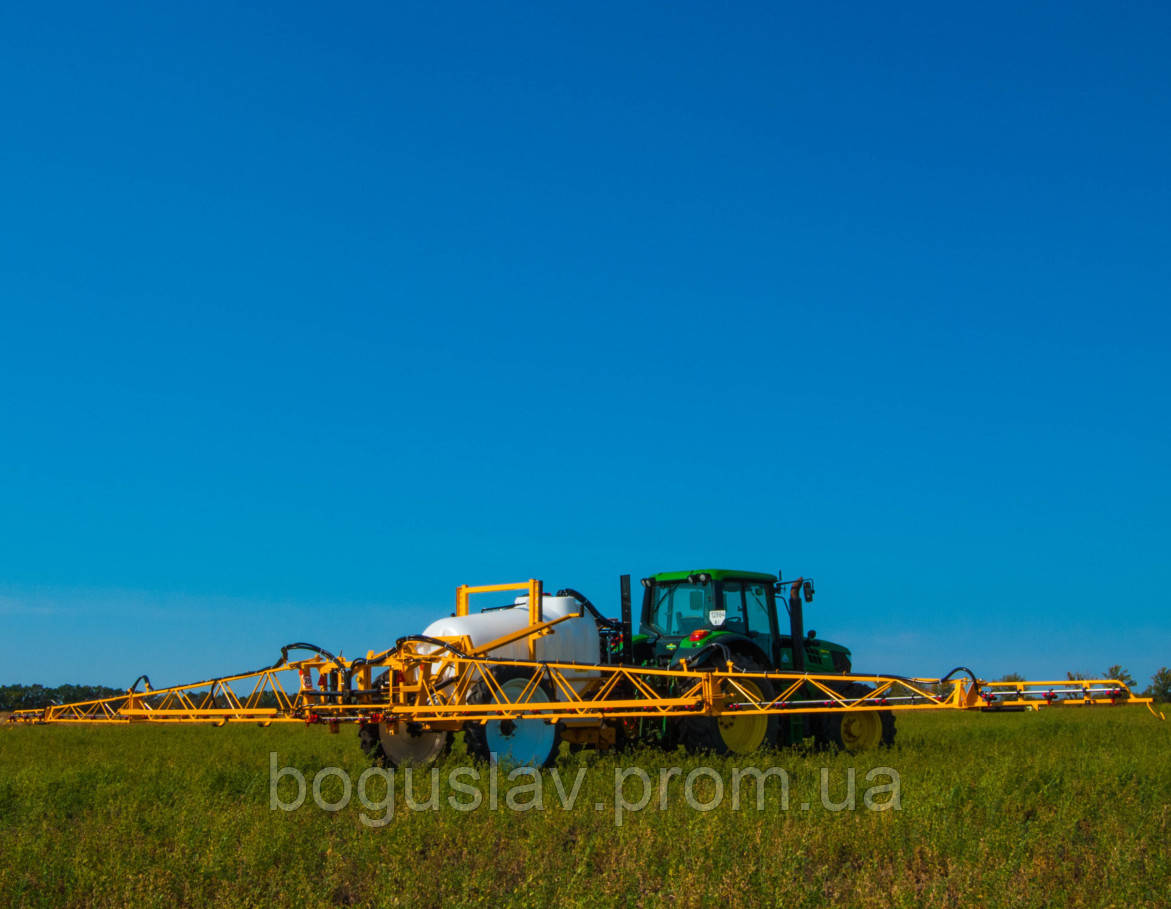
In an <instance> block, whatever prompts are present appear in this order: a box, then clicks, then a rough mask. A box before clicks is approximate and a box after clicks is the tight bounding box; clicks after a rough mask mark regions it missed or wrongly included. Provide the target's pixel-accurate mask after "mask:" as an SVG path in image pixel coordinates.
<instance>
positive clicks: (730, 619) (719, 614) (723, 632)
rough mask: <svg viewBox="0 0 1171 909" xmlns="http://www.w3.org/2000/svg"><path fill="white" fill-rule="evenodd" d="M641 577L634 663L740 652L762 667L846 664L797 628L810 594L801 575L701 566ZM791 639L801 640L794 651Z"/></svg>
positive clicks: (843, 654) (695, 661)
mask: <svg viewBox="0 0 1171 909" xmlns="http://www.w3.org/2000/svg"><path fill="white" fill-rule="evenodd" d="M642 583H643V588H644V591H643V603H642V616H641V621H640V623H639V634H638V635H637V637H636V638H635V639H634V646H635V651H636V653H637V655H638V661H639V662H644V663H656V664H659V665H674V664H677V663H679V662H680V661H681V660H687V662H688V663H689V664H691V665H699V664H702V663H706V662H712V663H723V662H726V660H727V659H729V658H732V657H733V656H735V655H743V656H746V657H748V658H750V659H752V660H753V661H754V662H756V663H758V664H759V665H760V667H761V668H762V669H764V668H769V669H782V670H783V669H788V670H793V669H796V670H798V671H800V670H808V671H810V672H816V671H828V672H848V671H849V669H850V652H849V650H847V649H846V648H845V647H842V646H840V645H837V644H831V643H830V642H828V641H821V640H818V639H817V638H816V635H815V634H814V633H813V632H810V634H808V635H806V634H805V633H804V628H803V617H802V601H805V602H808V601H809V600H811V599H812V598H813V585H812V583H811V582H806V581H805V580H804V579H799V580H798V581H796V582H787V581H785V582H782V581H781V580H780V577H779V576H778V575H772V574H762V573H760V572H753V571H732V570H728V569H704V570H699V571H669V572H662V573H660V574H656V575H653V576H652V577H649V578H644V579H643V582H642ZM778 593H781V594H782V602H785V603H786V608H787V609H788V612H789V615H788V620H787V621H785V624H784V626H781V625H780V623H779V619H778V610H777V595H778ZM785 593H788V594H789V596H788V599H787V600H785V599H784V594H785ZM795 640H796V641H800V642H801V643H802V645H803V646H800V647H799V648H798V650H797V652H796V653H794V648H793V641H795Z"/></svg>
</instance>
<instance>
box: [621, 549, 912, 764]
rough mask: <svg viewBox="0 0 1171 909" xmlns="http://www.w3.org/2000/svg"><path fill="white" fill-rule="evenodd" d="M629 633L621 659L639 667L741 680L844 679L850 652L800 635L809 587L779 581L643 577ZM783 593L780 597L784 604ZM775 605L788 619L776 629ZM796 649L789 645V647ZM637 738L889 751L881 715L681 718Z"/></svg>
mask: <svg viewBox="0 0 1171 909" xmlns="http://www.w3.org/2000/svg"><path fill="white" fill-rule="evenodd" d="M642 585H643V601H642V613H641V617H640V621H639V628H638V633H637V634H635V635H633V637H632V638H631V642H630V648H629V658H630V659H631V660H632V661H633V662H634V663H636V664H639V665H644V666H661V667H664V668H677V667H680V666H686V667H688V668H692V669H696V668H705V667H715V668H720V669H723V668H726V667H727V666H728V665H729V664H731V666H732V668H734V669H735V670H738V671H742V672H765V671H770V670H777V671H786V672H810V673H848V672H850V671H851V663H850V651H849V650H848V649H847V648H845V647H843V646H842V645H841V644H835V643H832V642H830V641H825V640H822V639H820V638H818V637H817V632H815V631H810V632H808V634H807V633H805V630H804V615H803V612H804V609H803V607H804V603H808V602H811V601H812V600H813V594H814V586H813V581H812V579H805V578H798V579H797V580H796V581H782V580H781V577H780V574H779V573H778V574H777V575H771V574H762V573H759V572H752V571H730V570H727V569H705V570H700V571H672V572H663V573H660V574H656V575H652V576H651V577H649V578H644V579H643V581H642ZM786 594H787V596H786ZM778 600H782V601H783V602H785V604H786V607H787V611H788V623H787V627H786V626H783V625H782V624H781V620H780V615H779V610H778V608H777V602H778ZM795 642H799V646H795ZM744 685H745V686H746V687H748V688H749V689H750V690H752V693H753V694H754V696H755V697H756V699H757V700H770V699H772V698H773V697H775V694H776V692H775V690H774V686H773V683H772V682H770V681H768V680H766V679H759V680H754V681H746V682H745V683H744ZM836 690H838V691H839V693H841V694H842V695H844V696H847V697H863V696H865V695H866V693H867V692H868V691H869V690H870V689H869V687H868V686H867V685H865V684H861V683H857V682H845V681H843V682H842V684H841V686H840V688H837V689H836ZM639 735H640V737H642V738H646V737H648V735H649V736H650V737H657V738H659V739H660V740H661V742H662V744H664V745H666V746H668V747H670V746H673V745H676V744H682V745H684V746H686V747H687V748H688V749H690V750H695V751H712V752H716V753H727V752H733V753H737V754H746V753H748V752H751V751H755V750H756V749H757V748H760V747H761V746H765V745H793V744H797V743H799V742H802V741H804V740H806V739H812V740H813V741H814V742H815V743H816V744H818V745H820V746H832V747H837V748H840V749H843V750H847V751H858V750H864V749H869V748H876V747H879V746H883V745H891V744H892V743H893V742H894V737H895V718H894V714H893V713H892V712H891V711H874V712H865V713H854V714H840V715H838V714H812V715H811V714H803V715H792V716H780V715H777V714H772V715H761V714H755V715H752V716H743V717H736V716H734V715H729V714H725V715H722V716H718V717H709V716H698V717H694V718H693V717H686V718H683V719H677V720H672V721H667V722H661V723H660V727H659V728H657V729H653V730H647V729H645V728H644V729H640V730H639Z"/></svg>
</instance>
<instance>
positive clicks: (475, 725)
mask: <svg viewBox="0 0 1171 909" xmlns="http://www.w3.org/2000/svg"><path fill="white" fill-rule="evenodd" d="M539 671H540V670H539V669H528V668H526V667H524V666H501V667H499V668H498V669H496V670H494V671H493V673H492V676H493V678H494V679H495V680H496V684H497V685H499V686H500V687H501V688H505V687H506V686H508V687H511V688H514V689H516V688H519V687H520V685H521V683H524V684H527V683H528V682H529V681H531V680H532V677H533V673H534V672H539ZM509 683H512V684H511V685H510V684H509ZM538 684H539V687H540V689H541V691H543V692H544V694H545V697H546V699H547V700H550V701H555V700H557V698H556V695H555V693H554V691H553V686H552V685H550V684H549V680H548V679H542V680H541V681H540V682H539V683H538ZM495 700H496V699H495V698H494V697H493V695H492V692H491V691H490V690H489V688H488V686H487V685H486V684H484V683H483V682H477V683H476V684H475V685H473V686H472V687H471V688H470V689H469V691H468V696H467V702H468V703H469V704H491V703H493V702H494V701H495ZM526 724H533V725H526ZM536 724H540V725H536ZM546 727H551V728H548V729H547V728H546ZM517 736H524V737H525V738H526V739H536V740H537V744H536V745H535V746H534V747H535V749H536V751H532V750H531V749H528V748H525V749H523V750H524V752H525V753H523V754H514V753H512V752H510V751H508V750H504V749H506V748H507V744H508V742H509V740H512V739H514V738H515V737H517ZM464 743H465V744H466V745H467V749H468V754H470V755H471V756H472V757H474V758H477V759H478V760H481V761H486V762H488V761H491V760H492V758H493V755H496V756H498V757H500V758H503V759H506V760H511V761H513V762H514V763H518V764H531V765H532V766H536V767H550V766H552V765H553V764H554V763H555V762H556V760H557V754H558V752H559V750H560V748H561V726H560V724H558V723H548V722H546V721H545V720H541V719H531V720H489V721H488V722H487V723H480V722H469V723H466V724H465V725H464ZM546 745H547V746H548V747H547V748H546ZM519 746H520V742H519V740H518V751H519V750H521V749H520V747H519Z"/></svg>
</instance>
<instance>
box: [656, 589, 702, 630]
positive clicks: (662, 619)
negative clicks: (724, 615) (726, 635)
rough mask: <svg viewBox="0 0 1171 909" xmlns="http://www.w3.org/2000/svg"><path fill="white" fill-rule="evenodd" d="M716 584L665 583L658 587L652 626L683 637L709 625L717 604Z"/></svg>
mask: <svg viewBox="0 0 1171 909" xmlns="http://www.w3.org/2000/svg"><path fill="white" fill-rule="evenodd" d="M712 588H713V585H712V584H692V583H686V584H663V585H661V586H658V587H656V588H655V601H654V602H655V606H654V611H653V613H652V615H651V621H650V624H651V626H652V627H653V628H654V629H655V630H656V631H658V632H659V633H660V634H666V635H672V636H679V637H683V636H686V635H689V634H691V632H693V631H695V629H697V628H704V627H706V626H707V625H708V613H709V612H710V611H711V610H712V609H714V608H715V603H714V598H713V596H712Z"/></svg>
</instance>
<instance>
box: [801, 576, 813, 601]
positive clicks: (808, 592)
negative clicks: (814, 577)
mask: <svg viewBox="0 0 1171 909" xmlns="http://www.w3.org/2000/svg"><path fill="white" fill-rule="evenodd" d="M802 590H803V591H804V593H805V602H806V603H812V602H813V582H812V581H806V582H805V586H804V587H803V588H802Z"/></svg>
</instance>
